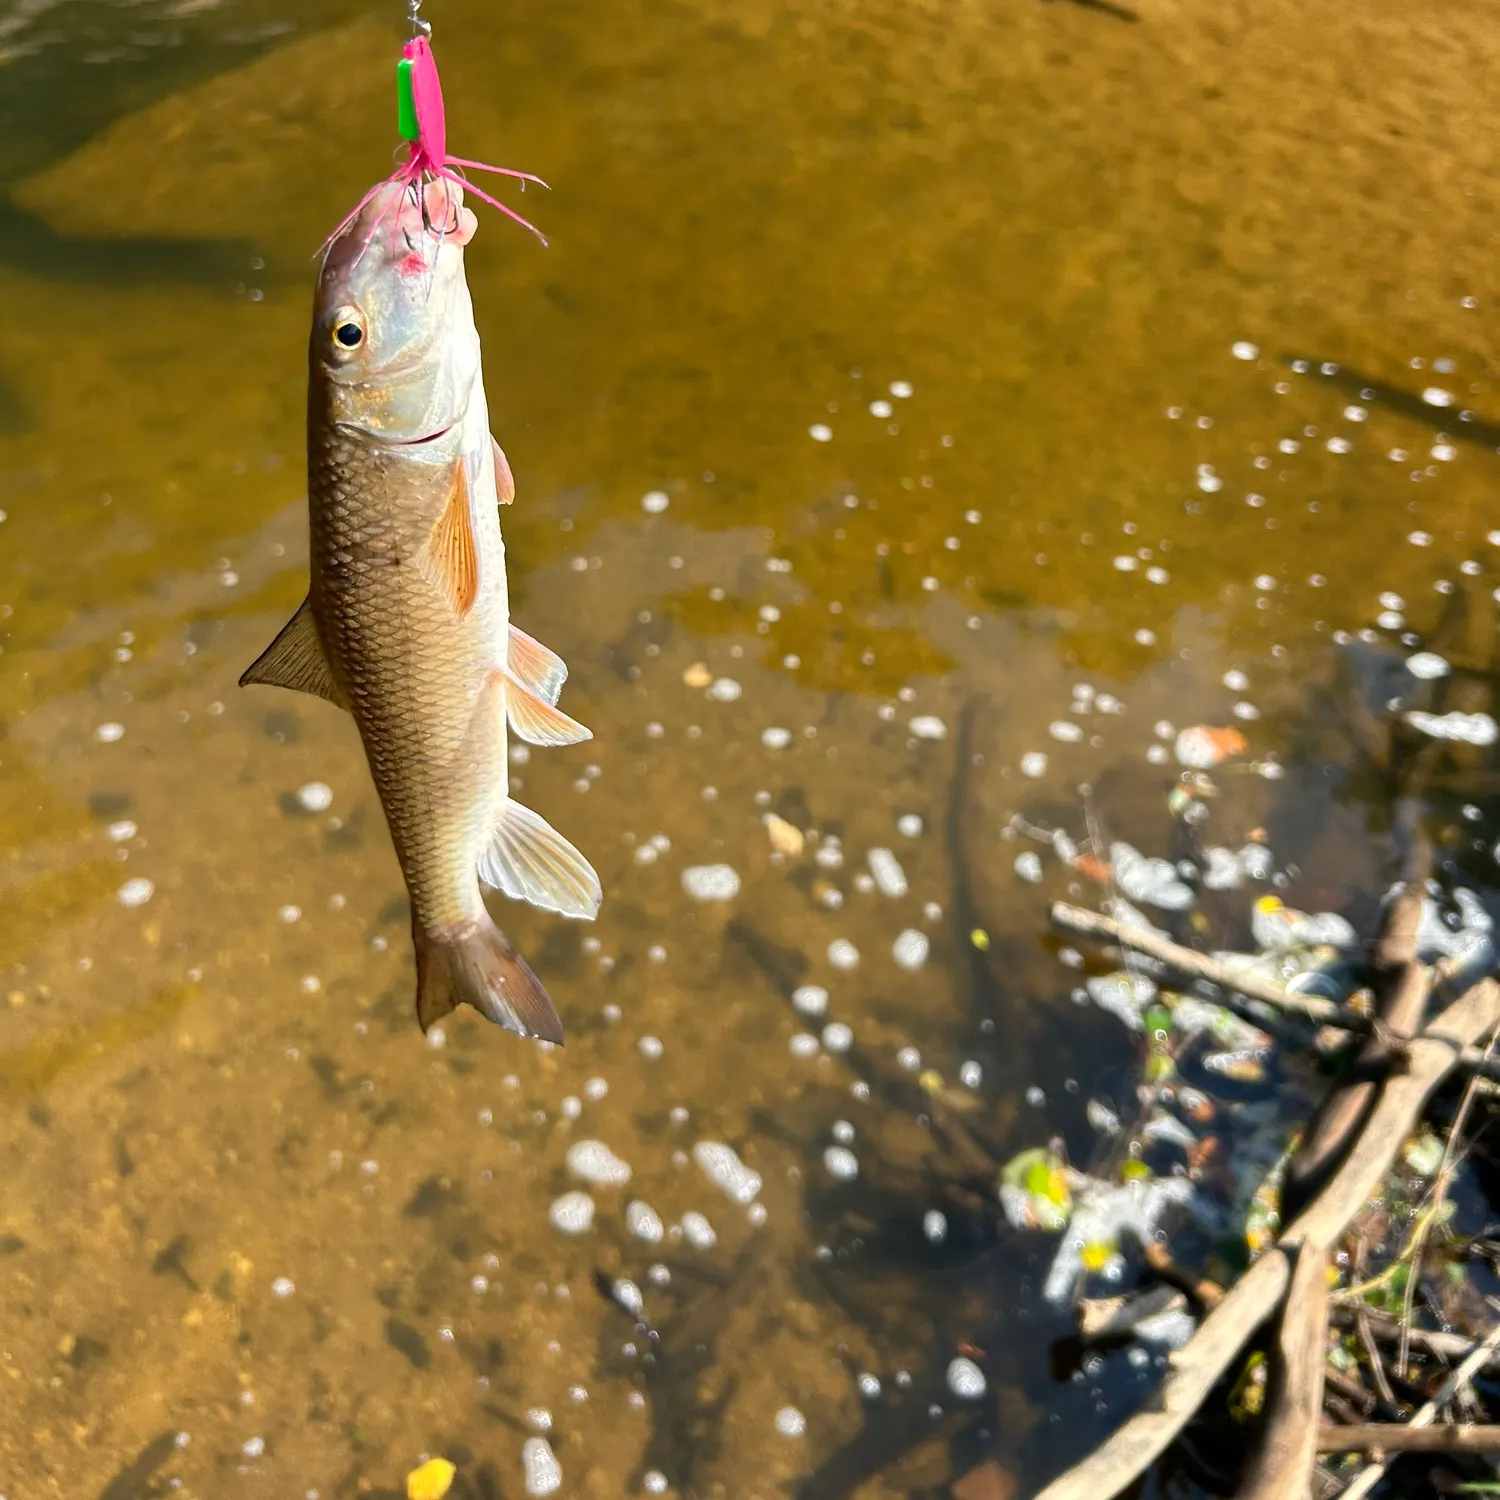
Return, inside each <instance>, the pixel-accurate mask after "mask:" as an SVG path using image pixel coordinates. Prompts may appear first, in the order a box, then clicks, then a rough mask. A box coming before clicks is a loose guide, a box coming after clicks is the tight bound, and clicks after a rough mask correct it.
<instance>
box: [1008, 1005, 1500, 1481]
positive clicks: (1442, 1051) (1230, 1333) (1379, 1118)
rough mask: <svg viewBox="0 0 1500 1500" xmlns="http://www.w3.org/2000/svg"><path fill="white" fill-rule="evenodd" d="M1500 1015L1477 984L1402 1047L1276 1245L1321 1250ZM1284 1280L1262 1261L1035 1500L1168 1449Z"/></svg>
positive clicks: (1281, 1267) (1284, 1268) (1275, 1260)
mask: <svg viewBox="0 0 1500 1500" xmlns="http://www.w3.org/2000/svg"><path fill="white" fill-rule="evenodd" d="M1497 1017H1500V986H1497V985H1496V984H1495V983H1494V981H1492V980H1485V981H1484V982H1482V983H1480V984H1478V985H1476V986H1475V987H1474V988H1473V989H1472V990H1470V991H1469V992H1468V994H1466V995H1463V996H1461V997H1460V998H1459V999H1457V1000H1455V1001H1454V1002H1453V1003H1452V1004H1451V1005H1449V1006H1448V1007H1447V1008H1446V1009H1445V1010H1444V1011H1443V1012H1442V1013H1441V1014H1440V1015H1438V1016H1437V1017H1435V1018H1434V1020H1433V1021H1432V1023H1431V1024H1430V1025H1429V1026H1428V1028H1427V1030H1426V1031H1424V1032H1423V1033H1422V1035H1421V1036H1419V1037H1418V1038H1417V1039H1416V1040H1415V1041H1414V1042H1412V1044H1411V1046H1410V1047H1409V1048H1408V1049H1407V1070H1406V1071H1405V1072H1404V1073H1400V1074H1397V1075H1396V1076H1394V1077H1392V1078H1390V1079H1389V1080H1387V1082H1386V1085H1385V1087H1384V1088H1383V1089H1382V1090H1381V1095H1380V1100H1379V1102H1378V1103H1377V1104H1376V1106H1375V1110H1374V1112H1373V1114H1372V1115H1371V1116H1370V1120H1369V1122H1368V1124H1367V1125H1366V1127H1365V1129H1364V1130H1363V1132H1361V1134H1360V1138H1359V1140H1358V1141H1357V1142H1356V1143H1355V1146H1354V1149H1353V1151H1351V1152H1350V1154H1349V1156H1348V1158H1347V1159H1346V1160H1345V1162H1344V1163H1343V1165H1342V1166H1341V1167H1340V1168H1339V1170H1338V1172H1337V1173H1335V1175H1334V1177H1333V1179H1332V1181H1331V1182H1329V1184H1328V1186H1327V1187H1326V1188H1325V1189H1324V1190H1323V1192H1322V1193H1321V1194H1320V1195H1319V1196H1318V1199H1317V1201H1316V1202H1314V1203H1313V1204H1312V1205H1311V1206H1310V1207H1309V1208H1308V1209H1307V1210H1306V1211H1305V1212H1304V1213H1303V1214H1302V1215H1301V1216H1300V1217H1299V1218H1297V1219H1296V1221H1295V1222H1293V1223H1292V1225H1291V1226H1290V1227H1289V1228H1288V1229H1287V1231H1286V1233H1285V1235H1284V1236H1283V1244H1286V1245H1296V1244H1302V1243H1307V1244H1310V1245H1312V1246H1314V1247H1315V1248H1319V1249H1322V1250H1323V1251H1325V1252H1326V1251H1327V1250H1328V1249H1329V1248H1330V1247H1331V1246H1332V1244H1333V1243H1334V1241H1335V1240H1336V1239H1337V1238H1338V1236H1339V1235H1341V1234H1342V1233H1343V1231H1344V1229H1345V1227H1346V1226H1347V1225H1348V1223H1349V1221H1350V1220H1351V1219H1353V1217H1354V1216H1355V1215H1356V1214H1357V1213H1358V1212H1359V1211H1360V1209H1361V1208H1363V1207H1364V1205H1365V1203H1366V1202H1367V1201H1368V1199H1369V1198H1370V1196H1371V1195H1372V1194H1373V1193H1374V1192H1375V1190H1376V1189H1377V1188H1378V1187H1379V1185H1380V1183H1381V1180H1382V1179H1383V1178H1384V1176H1385V1174H1386V1172H1387V1171H1389V1169H1390V1165H1391V1162H1392V1160H1394V1158H1395V1155H1396V1152H1397V1151H1399V1150H1400V1148H1401V1143H1402V1142H1403V1141H1404V1140H1405V1139H1406V1137H1407V1135H1408V1133H1409V1132H1410V1130H1411V1129H1412V1126H1413V1125H1414V1124H1415V1123H1416V1121H1417V1119H1418V1118H1419V1117H1420V1115H1421V1112H1422V1109H1423V1106H1424V1105H1425V1104H1426V1102H1427V1098H1428V1096H1429V1095H1430V1094H1431V1093H1432V1092H1433V1090H1434V1089H1436V1088H1437V1086H1438V1085H1439V1084H1440V1083H1441V1082H1442V1081H1443V1079H1444V1078H1445V1077H1447V1075H1448V1073H1449V1071H1450V1070H1451V1069H1452V1067H1453V1063H1454V1059H1455V1058H1456V1057H1457V1055H1458V1052H1459V1050H1460V1049H1461V1048H1462V1047H1465V1046H1467V1045H1469V1044H1470V1043H1471V1042H1473V1040H1474V1039H1475V1038H1476V1037H1478V1036H1482V1035H1483V1034H1484V1033H1485V1031H1486V1030H1487V1029H1488V1028H1489V1027H1492V1026H1494V1025H1495V1023H1496V1019H1497ZM1290 1279H1291V1272H1290V1267H1289V1266H1288V1264H1287V1258H1286V1255H1285V1253H1282V1252H1275V1253H1268V1254H1266V1255H1263V1256H1262V1257H1261V1258H1260V1259H1259V1260H1258V1261H1256V1263H1255V1264H1254V1265H1253V1266H1251V1267H1250V1269H1249V1270H1248V1271H1247V1272H1246V1273H1245V1274H1244V1275H1243V1276H1242V1277H1241V1278H1240V1280H1239V1281H1238V1282H1237V1283H1236V1284H1235V1286H1234V1287H1233V1288H1232V1289H1231V1290H1230V1291H1229V1293H1228V1294H1227V1295H1226V1296H1225V1298H1224V1300H1223V1301H1222V1302H1221V1303H1220V1304H1219V1305H1218V1306H1217V1307H1216V1308H1214V1309H1213V1310H1212V1311H1211V1312H1210V1313H1209V1314H1208V1316H1207V1317H1205V1318H1204V1320H1203V1322H1202V1323H1201V1324H1200V1325H1199V1328H1198V1331H1197V1333H1195V1334H1194V1335H1193V1337H1192V1338H1191V1339H1189V1340H1188V1342H1187V1343H1186V1344H1185V1345H1184V1346H1183V1347H1182V1349H1180V1350H1179V1351H1178V1352H1177V1354H1176V1355H1174V1356H1173V1359H1172V1372H1171V1374H1169V1375H1168V1376H1167V1378H1166V1380H1165V1381H1164V1382H1163V1384H1162V1387H1161V1391H1160V1394H1159V1397H1158V1400H1157V1402H1156V1403H1155V1404H1154V1405H1153V1406H1151V1407H1150V1408H1148V1409H1146V1410H1144V1411H1140V1412H1137V1413H1136V1415H1135V1416H1133V1417H1132V1418H1131V1419H1130V1420H1129V1421H1128V1422H1126V1423H1125V1424H1124V1426H1122V1427H1120V1428H1119V1429H1118V1430H1117V1431H1116V1432H1115V1433H1114V1434H1113V1435H1112V1436H1111V1437H1110V1438H1108V1439H1107V1440H1106V1441H1105V1442H1104V1443H1103V1444H1102V1445H1101V1446H1100V1447H1099V1448H1097V1449H1096V1450H1095V1451H1094V1452H1093V1453H1091V1454H1090V1455H1089V1456H1088V1457H1087V1458H1085V1459H1083V1460H1082V1461H1081V1462H1080V1463H1078V1464H1075V1465H1074V1466H1073V1467H1072V1468H1071V1469H1069V1470H1067V1471H1066V1472H1065V1473H1063V1474H1061V1475H1059V1476H1058V1478H1056V1479H1054V1480H1053V1481H1052V1483H1051V1484H1049V1485H1048V1486H1047V1487H1046V1489H1045V1490H1043V1491H1042V1493H1041V1495H1040V1496H1039V1497H1038V1500H1110V1497H1112V1496H1114V1495H1117V1494H1118V1493H1119V1492H1120V1491H1121V1490H1122V1489H1123V1488H1124V1487H1125V1486H1126V1485H1127V1484H1129V1483H1130V1482H1131V1481H1132V1480H1133V1479H1135V1478H1136V1477H1137V1475H1139V1474H1141V1473H1142V1472H1143V1471H1144V1470H1145V1469H1146V1468H1147V1466H1148V1465H1150V1464H1151V1463H1153V1462H1154V1461H1155V1460H1156V1459H1157V1458H1159V1457H1160V1456H1161V1454H1162V1453H1163V1452H1165V1451H1166V1449H1167V1447H1168V1446H1169V1445H1170V1444H1171V1443H1172V1441H1173V1439H1174V1438H1175V1437H1176V1436H1177V1434H1178V1433H1179V1432H1181V1430H1182V1429H1183V1428H1184V1427H1185V1426H1186V1425H1187V1423H1188V1421H1189V1420H1190V1419H1191V1418H1192V1416H1193V1414H1194V1412H1196V1411H1197V1410H1198V1408H1199V1407H1200V1406H1201V1405H1202V1404H1203V1401H1204V1400H1205V1399H1206V1398H1207V1396H1208V1393H1209V1392H1210V1391H1211V1390H1212V1389H1213V1388H1214V1386H1215V1385H1216V1384H1217V1383H1218V1381H1219V1380H1220V1379H1221V1378H1222V1376H1223V1375H1224V1372H1225V1371H1226V1370H1227V1369H1228V1368H1229V1366H1230V1364H1231V1363H1232V1362H1233V1360H1234V1358H1235V1356H1236V1355H1237V1354H1238V1353H1239V1352H1240V1350H1241V1349H1242V1348H1243V1347H1244V1344H1245V1341H1246V1339H1248V1338H1249V1337H1250V1335H1251V1334H1252V1333H1254V1331H1255V1330H1256V1329H1257V1328H1259V1327H1260V1325H1261V1324H1262V1323H1264V1322H1265V1320H1266V1319H1267V1318H1268V1317H1270V1316H1271V1314H1272V1313H1273V1312H1274V1311H1275V1310H1276V1307H1277V1304H1278V1303H1279V1302H1280V1301H1281V1299H1282V1296H1283V1295H1284V1294H1285V1292H1286V1289H1287V1285H1288V1283H1289V1281H1290Z"/></svg>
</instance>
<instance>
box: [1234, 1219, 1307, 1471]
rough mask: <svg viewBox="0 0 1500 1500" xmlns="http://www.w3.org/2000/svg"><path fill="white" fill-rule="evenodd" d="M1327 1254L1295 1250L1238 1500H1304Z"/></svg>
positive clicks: (1304, 1249) (1305, 1249) (1303, 1249)
mask: <svg viewBox="0 0 1500 1500" xmlns="http://www.w3.org/2000/svg"><path fill="white" fill-rule="evenodd" d="M1327 1346H1328V1253H1327V1251H1326V1250H1325V1249H1324V1248H1323V1247H1322V1246H1321V1245H1312V1244H1303V1245H1302V1246H1301V1248H1300V1249H1299V1250H1298V1251H1297V1263H1296V1265H1295V1266H1294V1267H1293V1268H1292V1281H1291V1285H1290V1286H1289V1287H1288V1289H1287V1296H1286V1308H1285V1310H1284V1311H1283V1313H1282V1315H1281V1327H1280V1329H1279V1330H1278V1331H1277V1336H1276V1356H1277V1366H1278V1369H1277V1371H1276V1382H1277V1391H1276V1399H1275V1402H1274V1404H1273V1405H1272V1407H1271V1415H1270V1417H1269V1418H1268V1419H1267V1421H1266V1430H1265V1433H1264V1435H1263V1436H1262V1439H1261V1444H1260V1447H1259V1449H1258V1450H1257V1452H1256V1454H1255V1457H1254V1459H1253V1460H1252V1461H1251V1464H1250V1469H1249V1471H1248V1473H1247V1474H1246V1475H1245V1478H1244V1481H1243V1483H1242V1484H1241V1485H1240V1489H1239V1494H1240V1500H1303V1497H1305V1496H1306V1495H1307V1493H1308V1488H1309V1485H1308V1481H1309V1478H1310V1476H1311V1474H1312V1470H1313V1465H1314V1464H1315V1463H1316V1462H1317V1456H1318V1427H1319V1424H1320V1423H1321V1422H1322V1420H1323V1369H1324V1366H1325V1364H1326V1363H1327V1359H1328V1347H1327Z"/></svg>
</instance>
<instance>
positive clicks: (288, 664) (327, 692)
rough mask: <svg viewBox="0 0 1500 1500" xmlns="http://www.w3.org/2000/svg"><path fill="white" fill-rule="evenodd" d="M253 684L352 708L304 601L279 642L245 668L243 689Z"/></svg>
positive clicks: (282, 629) (306, 600)
mask: <svg viewBox="0 0 1500 1500" xmlns="http://www.w3.org/2000/svg"><path fill="white" fill-rule="evenodd" d="M253 683H264V684H265V685H266V686H267V687H284V688H291V689H292V690H293V691H294V692H298V693H311V694H312V696H313V697H314V698H323V699H326V700H327V701H328V702H329V703H332V704H334V705H335V706H336V707H338V708H348V707H349V700H348V699H347V698H345V697H344V694H343V690H342V689H341V688H340V687H339V685H338V683H337V682H336V681H335V680H334V676H333V669H332V668H331V667H330V666H329V665H328V658H327V656H326V655H325V654H324V652H323V642H322V641H321V640H320V639H319V638H318V627H317V623H316V621H314V619H313V613H312V601H311V599H304V600H303V601H302V603H301V604H300V605H298V607H297V613H296V614H294V615H293V616H292V618H291V619H290V620H288V621H287V622H286V624H285V625H283V626H282V627H281V631H280V633H279V634H278V635H277V637H276V639H275V640H274V641H272V642H271V644H270V645H269V646H267V647H266V649H265V650H264V651H262V652H261V654H260V655H259V656H258V657H256V659H255V660H254V661H253V662H251V663H250V665H249V666H248V667H246V668H245V671H244V673H243V674H242V675H241V677H240V686H241V687H250V686H251V685H252V684H253Z"/></svg>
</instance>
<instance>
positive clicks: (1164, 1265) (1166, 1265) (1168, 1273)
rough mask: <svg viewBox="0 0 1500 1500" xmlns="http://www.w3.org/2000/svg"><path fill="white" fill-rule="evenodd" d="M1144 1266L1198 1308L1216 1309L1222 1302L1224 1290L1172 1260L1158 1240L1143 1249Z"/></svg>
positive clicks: (1150, 1242)
mask: <svg viewBox="0 0 1500 1500" xmlns="http://www.w3.org/2000/svg"><path fill="white" fill-rule="evenodd" d="M1145 1257H1146V1264H1147V1265H1148V1266H1150V1267H1151V1269H1152V1270H1153V1271H1154V1272H1155V1273H1156V1274H1157V1275H1158V1276H1160V1277H1161V1279H1162V1280H1163V1281H1165V1282H1167V1283H1168V1284H1169V1285H1171V1286H1175V1287H1176V1288H1177V1289H1178V1291H1181V1292H1186V1293H1187V1294H1188V1296H1189V1297H1191V1298H1193V1299H1194V1300H1195V1301H1196V1302H1197V1303H1198V1305H1199V1306H1200V1307H1217V1306H1218V1305H1219V1303H1221V1302H1222V1301H1223V1300H1224V1288H1223V1287H1221V1286H1220V1285H1219V1283H1218V1282H1217V1281H1210V1280H1209V1279H1208V1277H1207V1276H1200V1275H1199V1274H1198V1273H1197V1272H1196V1271H1190V1270H1188V1269H1187V1268H1186V1267H1185V1266H1179V1265H1178V1264H1177V1262H1176V1261H1175V1260H1173V1259H1172V1252H1171V1250H1169V1249H1168V1248H1167V1246H1166V1245H1164V1244H1163V1243H1162V1242H1161V1241H1160V1240H1151V1241H1149V1242H1148V1243H1147V1244H1146V1247H1145Z"/></svg>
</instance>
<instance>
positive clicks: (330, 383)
mask: <svg viewBox="0 0 1500 1500" xmlns="http://www.w3.org/2000/svg"><path fill="white" fill-rule="evenodd" d="M477 227H478V221H477V220H476V219H475V217H474V213H473V211H472V210H471V209H468V208H465V207H464V203H463V189H462V188H461V187H459V186H458V184H457V183H454V182H450V181H448V180H447V179H438V180H434V181H430V182H427V183H425V184H420V183H418V184H404V185H403V184H395V183H393V184H390V185H387V186H383V187H382V188H380V189H379V191H377V192H376V193H375V194H373V195H372V197H371V198H370V200H369V202H368V203H366V204H365V206H364V207H363V208H362V209H361V210H360V212H359V214H358V215H357V216H356V217H355V218H354V219H353V220H352V222H351V223H350V224H349V225H348V226H347V227H346V228H345V229H344V231H343V233H342V234H340V235H339V236H338V237H337V238H336V239H335V240H334V242H333V244H332V245H331V246H330V247H329V250H328V253H327V255H326V257H325V258H324V261H323V268H322V271H321V273H320V275H319V277H318V290H317V296H316V299H315V302H314V306H313V328H312V340H311V347H310V350H309V364H310V367H311V372H312V383H313V388H314V394H315V399H317V398H318V397H319V396H321V400H322V402H323V403H324V408H325V411H326V415H327V418H328V420H329V421H331V422H333V423H335V424H337V425H338V426H342V427H349V428H353V429H355V430H356V431H359V432H363V433H365V434H367V435H369V436H370V437H373V438H375V439H377V440H379V441H382V442H386V443H396V444H408V445H409V444H418V443H427V442H430V441H432V440H433V439H436V438H439V437H442V436H444V435H446V434H447V433H449V432H450V431H452V430H453V429H455V428H456V427H457V426H458V425H459V424H460V423H461V422H462V419H463V415H464V412H465V410H466V409H467V407H468V403H469V394H470V392H471V391H472V389H473V387H474V383H475V380H476V378H477V376H478V374H479V334H478V332H477V331H476V330H475V327H474V309H473V304H472V303H471V302H470V300H469V288H468V283H467V282H466V281H465V280H464V259H463V257H464V246H465V245H466V244H468V242H469V240H470V239H472V238H473V235H474V231H475V229H476V228H477Z"/></svg>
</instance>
